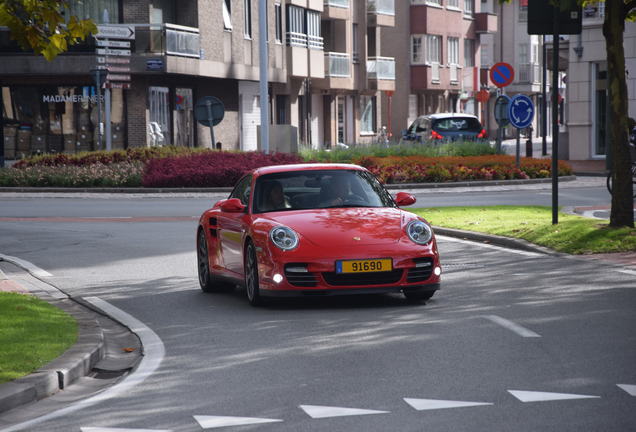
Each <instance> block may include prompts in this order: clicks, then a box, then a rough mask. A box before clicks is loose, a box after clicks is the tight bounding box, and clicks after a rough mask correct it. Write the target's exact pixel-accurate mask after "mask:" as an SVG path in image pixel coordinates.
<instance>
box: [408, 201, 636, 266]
mask: <svg viewBox="0 0 636 432" xmlns="http://www.w3.org/2000/svg"><path fill="white" fill-rule="evenodd" d="M414 213H417V214H419V215H421V216H423V217H425V218H426V219H427V220H428V221H429V222H430V223H431V224H433V225H436V226H440V227H446V228H456V229H462V230H467V231H476V232H483V233H488V234H495V235H500V236H504V237H512V238H520V239H524V240H526V241H529V242H531V243H534V244H537V245H541V246H545V247H548V248H551V249H554V250H556V251H559V252H565V253H570V254H592V253H610V252H628V251H636V229H634V228H612V227H610V226H608V222H607V221H600V220H598V219H590V218H584V217H581V216H575V215H570V214H563V213H560V214H559V223H558V224H557V225H552V209H551V208H550V207H543V206H489V207H435V208H423V209H415V210H414Z"/></svg>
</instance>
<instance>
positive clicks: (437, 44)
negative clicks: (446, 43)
mask: <svg viewBox="0 0 636 432" xmlns="http://www.w3.org/2000/svg"><path fill="white" fill-rule="evenodd" d="M441 44H442V38H441V36H437V35H426V63H440V60H441V51H442V50H441Z"/></svg>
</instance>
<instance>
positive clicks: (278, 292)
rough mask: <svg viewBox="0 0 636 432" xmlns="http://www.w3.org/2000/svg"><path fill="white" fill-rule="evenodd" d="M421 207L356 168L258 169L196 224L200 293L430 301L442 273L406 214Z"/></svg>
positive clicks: (427, 239) (426, 230)
mask: <svg viewBox="0 0 636 432" xmlns="http://www.w3.org/2000/svg"><path fill="white" fill-rule="evenodd" d="M414 202H415V198H414V197H413V196H412V195H409V194H407V193H404V192H400V193H398V194H397V195H396V196H395V197H392V196H391V195H390V194H389V193H388V192H387V190H386V189H385V188H384V186H382V184H381V183H380V182H379V181H378V180H377V179H376V178H375V177H374V176H373V175H372V174H371V173H370V172H369V171H367V170H366V169H365V168H362V167H360V166H357V165H348V164H301V165H280V166H270V167H264V168H258V169H256V170H254V171H252V172H250V173H248V174H246V175H245V176H244V177H243V178H241V180H239V182H238V183H237V184H236V186H235V187H234V190H233V191H232V193H231V194H230V196H229V198H227V199H224V200H221V201H219V202H217V203H216V204H215V205H214V207H213V208H211V209H209V210H206V211H205V212H204V213H203V214H202V215H201V218H200V219H199V226H198V230H197V260H198V273H199V283H200V285H201V289H202V290H203V291H205V292H210V291H215V290H217V289H220V288H221V287H222V286H223V285H225V284H226V283H227V282H230V283H233V284H235V285H236V284H237V283H239V284H241V285H244V286H245V290H246V292H247V298H248V300H249V302H250V303H251V304H252V305H258V304H259V303H261V302H262V300H263V297H264V296H285V295H300V296H312V295H316V296H317V295H333V294H353V293H382V292H402V293H403V294H404V295H405V296H406V297H407V299H410V300H417V301H421V300H428V299H429V298H430V297H431V296H432V295H433V294H434V293H435V291H437V290H438V289H439V287H440V274H441V271H442V270H441V267H440V262H439V254H438V252H437V244H436V241H435V236H434V234H433V230H432V229H431V227H430V225H429V224H428V223H427V222H426V221H425V220H424V219H422V218H420V217H418V216H416V215H415V214H413V213H409V212H407V211H404V210H401V209H400V208H399V207H400V206H407V205H411V204H413V203H414Z"/></svg>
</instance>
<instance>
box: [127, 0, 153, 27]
mask: <svg viewBox="0 0 636 432" xmlns="http://www.w3.org/2000/svg"><path fill="white" fill-rule="evenodd" d="M122 3H123V15H124V16H123V22H124V23H131V24H138V23H148V22H150V0H126V1H123V2H122Z"/></svg>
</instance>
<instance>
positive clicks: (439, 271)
mask: <svg viewBox="0 0 636 432" xmlns="http://www.w3.org/2000/svg"><path fill="white" fill-rule="evenodd" d="M433 273H435V276H439V275H441V274H442V268H441V267H435V270H433Z"/></svg>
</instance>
